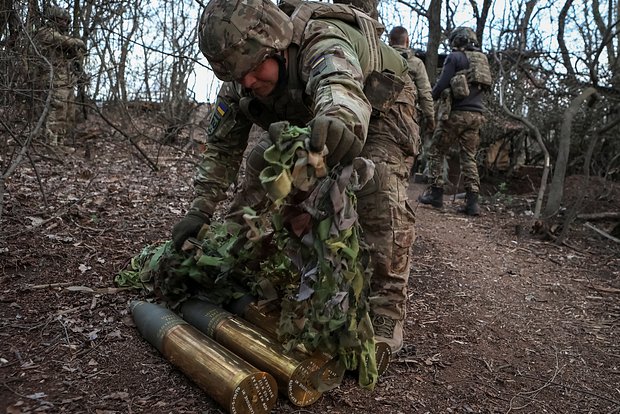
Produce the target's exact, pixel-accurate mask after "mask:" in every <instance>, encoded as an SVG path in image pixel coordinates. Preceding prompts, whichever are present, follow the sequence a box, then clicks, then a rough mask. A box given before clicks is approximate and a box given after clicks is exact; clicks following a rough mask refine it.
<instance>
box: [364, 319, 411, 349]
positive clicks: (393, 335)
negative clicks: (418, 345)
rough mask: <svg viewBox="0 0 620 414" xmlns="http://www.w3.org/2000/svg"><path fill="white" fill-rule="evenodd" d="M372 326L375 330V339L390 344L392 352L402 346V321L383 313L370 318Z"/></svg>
mask: <svg viewBox="0 0 620 414" xmlns="http://www.w3.org/2000/svg"><path fill="white" fill-rule="evenodd" d="M372 327H373V329H374V331H375V341H377V342H385V343H387V344H388V345H389V346H390V349H391V350H392V353H393V354H394V353H396V352H398V351H400V350H401V349H402V348H403V321H402V320H400V321H397V320H395V319H392V318H390V317H389V316H384V315H375V316H374V317H373V318H372Z"/></svg>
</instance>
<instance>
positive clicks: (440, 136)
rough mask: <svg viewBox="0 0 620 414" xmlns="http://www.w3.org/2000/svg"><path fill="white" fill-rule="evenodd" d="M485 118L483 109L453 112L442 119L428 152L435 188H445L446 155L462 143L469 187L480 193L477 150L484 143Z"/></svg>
mask: <svg viewBox="0 0 620 414" xmlns="http://www.w3.org/2000/svg"><path fill="white" fill-rule="evenodd" d="M485 120H486V119H485V117H484V115H482V114H481V113H480V112H469V111H452V112H451V113H450V117H449V118H448V119H446V120H440V121H439V124H438V125H437V128H436V129H435V133H434V134H433V139H432V143H431V146H430V148H429V151H428V168H429V177H430V180H431V181H430V182H431V185H432V186H433V187H441V188H443V186H444V185H445V180H444V177H443V174H442V167H443V158H444V157H445V156H446V155H447V154H448V153H449V151H450V147H452V146H453V145H454V144H456V143H457V142H458V144H459V153H460V163H461V173H462V175H463V184H464V186H465V190H466V191H468V192H472V193H478V192H480V178H479V176H478V165H477V163H476V153H477V152H478V146H479V145H480V127H481V126H482V124H484V122H485Z"/></svg>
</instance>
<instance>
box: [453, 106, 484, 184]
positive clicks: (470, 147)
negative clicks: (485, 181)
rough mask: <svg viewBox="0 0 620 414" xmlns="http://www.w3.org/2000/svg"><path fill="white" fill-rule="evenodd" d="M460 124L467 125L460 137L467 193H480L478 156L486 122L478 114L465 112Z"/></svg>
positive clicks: (462, 169) (464, 182) (462, 167)
mask: <svg viewBox="0 0 620 414" xmlns="http://www.w3.org/2000/svg"><path fill="white" fill-rule="evenodd" d="M460 122H462V124H463V125H465V128H464V129H463V132H462V134H461V135H460V137H459V147H460V157H461V173H462V174H463V184H464V186H465V191H467V192H470V193H479V192H480V178H479V175H478V164H477V162H476V154H477V152H478V147H479V146H480V127H481V126H482V123H483V122H484V116H483V115H482V114H479V113H476V112H465V113H463V115H462V116H461V119H460Z"/></svg>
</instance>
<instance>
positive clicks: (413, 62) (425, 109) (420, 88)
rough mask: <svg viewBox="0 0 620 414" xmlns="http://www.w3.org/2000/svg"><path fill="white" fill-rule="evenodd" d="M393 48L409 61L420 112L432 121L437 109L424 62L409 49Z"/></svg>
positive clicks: (410, 74)
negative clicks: (434, 105)
mask: <svg viewBox="0 0 620 414" xmlns="http://www.w3.org/2000/svg"><path fill="white" fill-rule="evenodd" d="M392 47H393V48H394V49H396V50H397V51H398V52H399V53H400V54H401V55H402V56H403V57H404V58H405V59H407V64H408V65H409V76H411V79H413V82H414V83H415V87H416V90H417V97H416V100H417V102H418V105H419V106H420V110H421V111H422V114H424V116H425V117H426V119H432V118H433V117H434V116H435V109H434V107H433V96H432V95H431V82H430V81H429V80H428V74H427V73H426V67H425V66H424V62H422V59H420V58H418V57H417V56H416V55H415V54H414V53H413V51H412V50H411V49H409V48H408V47H401V46H392Z"/></svg>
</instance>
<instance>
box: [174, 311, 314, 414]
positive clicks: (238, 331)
mask: <svg viewBox="0 0 620 414" xmlns="http://www.w3.org/2000/svg"><path fill="white" fill-rule="evenodd" d="M181 312H182V313H183V318H184V319H185V320H186V321H188V322H189V323H190V324H192V325H193V326H195V327H196V328H197V329H199V330H200V331H202V332H204V333H205V334H207V335H208V336H210V337H212V338H213V339H215V340H216V341H217V342H218V343H219V344H221V345H222V346H224V347H225V348H226V349H228V350H230V351H231V352H233V353H234V354H236V355H239V356H240V357H242V358H243V359H245V360H247V361H248V362H250V363H251V364H252V365H255V366H256V367H258V368H259V369H262V370H264V371H267V372H269V373H270V374H272V375H273V376H274V377H275V378H276V380H277V382H278V385H279V389H280V391H281V392H283V393H284V394H285V395H286V396H287V397H288V399H289V400H290V401H291V403H293V404H294V405H297V406H300V407H303V406H307V405H310V404H312V403H314V402H315V401H316V400H318V399H319V398H320V397H321V393H320V392H319V391H318V390H317V389H316V388H315V387H314V385H313V382H312V378H313V376H314V375H315V373H316V372H317V371H318V370H319V369H320V368H321V364H322V361H321V360H319V359H316V358H313V357H310V356H308V355H306V354H303V353H301V352H299V351H296V350H293V351H291V352H288V353H287V352H285V350H284V348H283V347H282V345H281V344H280V343H279V342H277V341H276V340H274V339H273V338H271V337H270V336H269V335H268V334H267V333H266V332H264V331H263V330H261V329H259V328H257V327H254V326H252V325H251V324H249V323H248V322H246V321H244V320H242V319H241V318H238V317H236V316H234V315H233V314H231V313H229V312H226V311H225V310H223V309H221V308H219V307H217V306H215V305H212V304H209V303H206V302H201V301H196V300H190V301H188V302H186V303H184V304H183V305H182V308H181Z"/></svg>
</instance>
